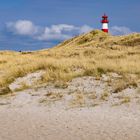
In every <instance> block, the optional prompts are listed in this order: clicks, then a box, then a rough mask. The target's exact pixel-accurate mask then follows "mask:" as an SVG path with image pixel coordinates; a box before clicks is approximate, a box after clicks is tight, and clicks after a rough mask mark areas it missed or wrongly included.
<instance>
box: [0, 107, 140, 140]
mask: <svg viewBox="0 0 140 140" xmlns="http://www.w3.org/2000/svg"><path fill="white" fill-rule="evenodd" d="M139 138H140V106H137V107H136V106H131V107H130V106H129V107H128V106H123V107H113V108H110V107H105V106H102V107H101V106H98V107H94V108H74V109H69V110H64V109H58V108H57V107H54V108H50V107H49V108H48V107H39V106H38V107H31V106H30V108H28V107H19V108H10V109H8V108H7V109H6V108H5V107H4V108H3V107H1V108H0V140H139Z"/></svg>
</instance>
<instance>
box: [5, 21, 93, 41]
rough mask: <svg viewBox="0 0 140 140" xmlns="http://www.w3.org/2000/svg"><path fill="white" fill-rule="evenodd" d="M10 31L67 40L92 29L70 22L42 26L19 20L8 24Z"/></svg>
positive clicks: (42, 37)
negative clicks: (70, 23) (69, 23)
mask: <svg viewBox="0 0 140 140" xmlns="http://www.w3.org/2000/svg"><path fill="white" fill-rule="evenodd" d="M6 26H7V29H8V31H11V32H12V33H13V34H16V35H24V36H25V35H26V36H30V37H32V38H34V39H37V40H42V41H48V40H58V41H59V40H60V41H62V40H65V39H69V38H71V37H73V36H75V35H79V34H81V33H86V32H89V31H91V30H92V27H90V26H88V25H84V26H74V25H68V24H58V25H52V26H51V27H48V26H46V27H41V26H37V25H35V24H34V23H33V22H32V21H29V20H18V21H16V22H9V23H7V24H6Z"/></svg>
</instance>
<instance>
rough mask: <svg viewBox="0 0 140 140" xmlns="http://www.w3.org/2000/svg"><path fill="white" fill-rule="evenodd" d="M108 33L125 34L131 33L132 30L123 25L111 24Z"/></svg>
mask: <svg viewBox="0 0 140 140" xmlns="http://www.w3.org/2000/svg"><path fill="white" fill-rule="evenodd" d="M110 33H111V34H112V35H127V34H130V33H132V31H131V30H130V29H129V28H127V27H125V26H113V27H111V28H110Z"/></svg>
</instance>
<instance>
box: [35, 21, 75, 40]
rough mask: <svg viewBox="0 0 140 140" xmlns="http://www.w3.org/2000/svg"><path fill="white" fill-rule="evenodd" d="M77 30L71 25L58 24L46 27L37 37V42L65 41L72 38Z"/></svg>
mask: <svg viewBox="0 0 140 140" xmlns="http://www.w3.org/2000/svg"><path fill="white" fill-rule="evenodd" d="M76 30H77V28H76V27H75V26H73V25H67V24H59V25H52V26H51V27H50V28H49V27H46V28H45V29H44V33H43V34H42V35H40V36H38V39H39V40H65V39H69V38H71V37H72V34H73V32H74V31H76Z"/></svg>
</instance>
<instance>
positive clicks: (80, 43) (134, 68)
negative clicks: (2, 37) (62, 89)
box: [0, 30, 140, 87]
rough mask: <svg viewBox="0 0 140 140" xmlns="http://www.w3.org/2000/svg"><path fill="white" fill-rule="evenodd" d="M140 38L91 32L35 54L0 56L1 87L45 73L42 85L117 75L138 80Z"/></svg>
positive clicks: (139, 70) (3, 54) (138, 36)
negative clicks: (37, 72) (28, 74)
mask: <svg viewBox="0 0 140 140" xmlns="http://www.w3.org/2000/svg"><path fill="white" fill-rule="evenodd" d="M139 60H140V34H132V35H128V36H118V37H114V36H111V35H108V34H106V33H103V32H101V31H96V30H95V31H92V32H90V33H88V34H84V35H81V36H78V37H75V38H72V39H70V40H67V41H65V42H63V43H61V44H59V45H58V46H56V47H54V48H52V49H48V50H41V51H36V52H21V53H20V52H8V51H1V52H0V87H4V86H7V85H8V84H9V83H11V82H12V81H14V80H15V79H16V78H17V77H22V76H24V75H26V74H27V73H30V72H34V71H37V70H44V71H46V73H45V74H44V75H43V77H42V82H47V81H60V80H61V81H64V82H65V81H68V80H71V79H72V78H74V77H78V76H83V75H94V76H100V75H101V74H102V73H108V72H116V73H120V74H122V75H125V76H127V75H129V74H134V75H135V77H136V79H139V78H140V61H139Z"/></svg>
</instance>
